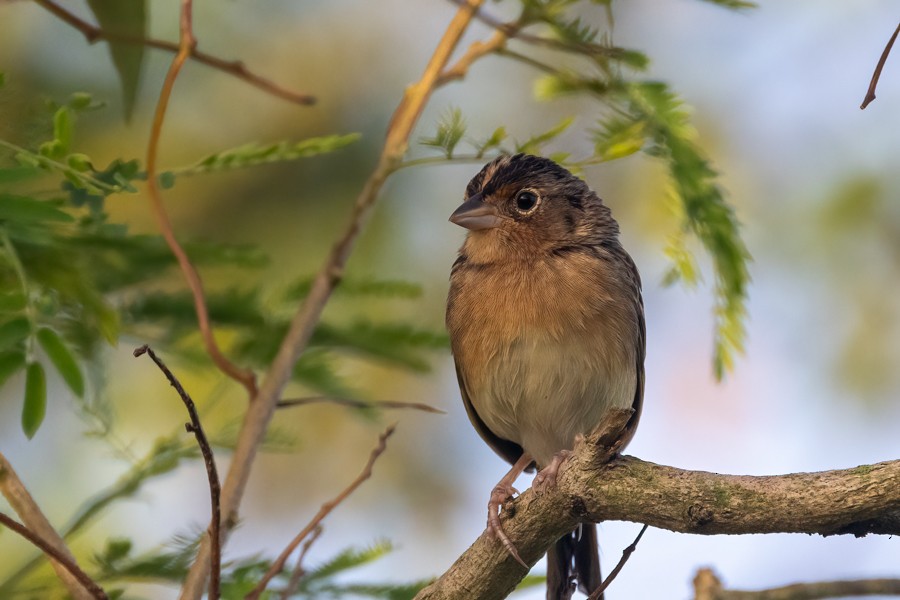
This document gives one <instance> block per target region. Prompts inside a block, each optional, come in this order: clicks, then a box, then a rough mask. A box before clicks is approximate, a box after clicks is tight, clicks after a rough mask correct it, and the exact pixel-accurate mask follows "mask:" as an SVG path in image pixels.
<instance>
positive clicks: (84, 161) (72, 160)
mask: <svg viewBox="0 0 900 600" xmlns="http://www.w3.org/2000/svg"><path fill="white" fill-rule="evenodd" d="M66 164H68V165H69V166H70V167H72V168H73V169H75V170H76V171H78V172H80V173H87V172H88V171H91V170H93V168H94V166H93V165H92V164H91V157H89V156H88V155H87V154H77V153H76V154H70V155H69V156H67V157H66Z"/></svg>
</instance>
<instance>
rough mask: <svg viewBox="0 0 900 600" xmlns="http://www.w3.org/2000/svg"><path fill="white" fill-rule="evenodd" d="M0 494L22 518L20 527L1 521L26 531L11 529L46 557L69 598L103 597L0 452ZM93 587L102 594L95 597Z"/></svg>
mask: <svg viewBox="0 0 900 600" xmlns="http://www.w3.org/2000/svg"><path fill="white" fill-rule="evenodd" d="M0 493H2V494H3V497H4V498H6V500H7V501H8V502H9V505H10V506H11V507H12V509H13V510H14V511H16V514H17V515H19V518H20V519H22V522H23V523H24V526H23V525H20V524H19V523H16V522H15V521H12V519H9V517H6V518H7V519H8V520H9V521H12V523H15V525H12V524H10V523H9V522H7V521H6V520H4V524H5V525H7V526H8V527H10V528H11V529H15V526H16V525H18V526H19V527H22V528H24V529H25V530H26V531H27V535H26V533H23V532H22V531H20V530H19V529H15V530H16V531H17V532H18V533H19V534H20V535H23V536H25V537H26V538H27V539H28V540H29V541H31V543H33V544H34V545H35V546H37V547H38V548H39V549H41V550H42V551H43V552H44V553H45V554H47V555H48V556H50V559H51V560H50V564H51V566H52V567H53V570H54V571H55V572H56V575H57V576H58V577H59V578H60V580H62V582H63V584H64V585H65V586H66V589H67V590H68V591H69V593H70V594H71V595H72V597H73V598H75V599H76V600H86V599H88V598H101V597H102V598H105V597H106V594H105V592H103V590H102V589H101V588H100V586H98V585H97V584H96V583H94V581H93V580H91V578H90V577H88V576H87V575H85V574H84V572H83V571H82V570H81V569H80V568H79V567H78V564H77V563H76V562H75V557H74V556H73V555H72V552H71V551H70V550H69V548H68V546H66V543H65V542H64V541H63V539H62V538H61V537H60V536H59V534H58V533H57V532H56V529H54V528H53V526H52V525H51V524H50V521H48V520H47V517H46V516H44V513H43V512H42V511H41V509H40V507H38V505H37V502H35V501H34V498H32V497H31V494H30V493H29V492H28V489H27V488H26V487H25V484H23V483H22V480H21V479H19V476H18V475H17V474H16V471H15V470H14V469H13V468H12V465H11V464H10V463H9V461H7V460H6V457H5V456H3V454H2V453H0ZM29 536H33V537H29ZM33 538H34V539H33ZM35 539H36V540H39V542H40V543H38V541H35ZM79 573H80V574H81V575H84V577H80V576H79ZM97 590H99V592H100V594H103V595H102V596H99V595H98V594H97Z"/></svg>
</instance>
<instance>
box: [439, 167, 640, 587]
mask: <svg viewBox="0 0 900 600" xmlns="http://www.w3.org/2000/svg"><path fill="white" fill-rule="evenodd" d="M450 221H452V222H453V223H455V224H457V225H460V226H462V227H465V228H466V229H468V230H469V233H468V235H467V236H466V240H465V243H464V244H463V245H462V248H461V249H460V251H459V257H458V258H457V259H456V262H455V263H454V264H453V268H452V270H451V274H450V293H449V298H448V301H447V328H448V331H449V333H450V341H451V346H452V349H453V356H454V360H455V361H456V372H457V375H458V378H459V387H460V391H461V393H462V399H463V404H464V405H465V408H466V412H467V413H468V416H469V419H470V420H471V421H472V424H473V425H474V426H475V429H476V430H477V431H478V433H479V435H481V437H482V439H484V441H485V442H487V444H488V445H489V446H490V447H491V448H492V449H493V450H494V451H495V452H496V453H497V454H499V455H500V456H501V457H503V458H504V459H506V460H507V461H508V462H510V463H512V464H513V467H512V469H511V470H510V472H509V473H508V474H507V475H506V476H505V477H504V478H503V479H502V480H501V481H500V482H499V483H498V484H497V486H496V487H495V488H494V490H493V492H492V493H491V499H490V502H489V503H488V529H489V530H491V531H492V532H493V533H494V534H495V535H497V537H499V538H500V540H501V541H503V543H504V545H506V547H507V548H508V549H509V551H510V552H511V553H512V554H513V556H514V557H515V558H516V559H517V560H518V561H519V562H520V563H522V564H523V565H524V562H522V560H521V558H519V556H518V553H517V552H516V550H515V547H514V546H513V544H512V543H511V542H510V540H509V538H507V537H506V535H505V533H503V529H502V527H501V525H500V518H499V515H498V512H499V509H500V506H501V505H502V503H503V502H505V501H506V500H507V499H509V498H511V497H512V494H513V493H514V492H515V489H514V488H513V483H514V482H515V480H516V478H517V477H518V476H519V475H520V474H521V473H522V472H523V471H525V470H531V469H532V468H534V467H535V466H536V467H537V468H538V469H539V470H540V471H539V473H538V475H537V476H536V477H535V482H534V486H533V487H535V491H540V490H541V489H545V488H546V487H547V486H551V485H555V482H556V474H557V471H558V469H559V468H560V465H561V464H562V463H563V462H564V461H565V459H566V458H567V456H568V455H569V454H570V453H571V450H572V448H573V447H574V444H575V440H576V437H577V436H579V435H585V434H588V433H590V432H591V431H592V430H593V429H594V428H595V427H596V426H597V425H598V424H599V422H600V420H601V419H602V418H603V417H604V415H605V414H606V412H607V411H609V410H611V409H628V408H629V407H630V408H633V409H634V413H633V415H632V417H631V420H630V421H629V423H628V426H627V429H626V432H625V433H624V434H623V435H624V436H625V437H626V439H625V440H624V441H625V443H627V441H628V440H630V439H631V437H632V436H633V435H634V430H635V428H636V427H637V422H638V418H639V416H640V412H641V403H642V399H643V390H644V354H645V328H644V309H643V301H642V299H641V281H640V276H639V275H638V271H637V268H636V267H635V265H634V262H633V261H632V259H631V257H630V256H629V255H628V253H627V252H626V251H625V250H624V249H623V248H622V246H621V244H620V243H619V226H618V224H617V223H616V221H615V219H613V217H612V214H611V212H610V210H609V207H607V206H606V205H605V204H603V202H602V201H601V200H600V198H599V197H598V196H597V195H596V194H595V193H594V192H593V191H592V190H591V189H590V188H589V187H588V186H587V184H586V183H585V182H584V181H582V180H581V179H579V178H577V177H575V176H574V175H572V174H571V173H570V172H569V171H567V170H566V169H564V168H563V167H561V166H559V165H558V164H556V163H555V162H553V161H551V160H548V159H546V158H541V157H537V156H530V155H525V154H517V155H515V156H501V157H499V158H497V159H495V160H493V161H492V162H490V163H488V164H487V165H486V166H485V167H484V168H483V169H482V170H481V172H480V173H478V175H476V176H475V177H474V179H472V181H470V182H469V185H468V187H467V188H466V195H465V202H463V204H462V205H461V206H460V207H459V208H457V209H456V211H455V212H454V213H453V215H452V216H451V217H450ZM623 446H624V444H623ZM547 563H548V566H547V598H548V599H550V600H557V599H561V598H570V597H571V596H572V593H573V592H574V589H575V587H576V585H577V587H578V588H579V589H581V590H582V591H583V592H585V593H588V594H589V593H591V592H592V591H593V590H595V589H596V588H597V587H598V586H599V585H600V583H601V576H600V564H599V558H598V550H597V532H596V526H595V525H594V524H584V525H582V526H581V527H580V528H579V530H576V531H575V532H573V533H571V534H569V535H567V536H564V537H563V538H561V539H560V540H559V541H558V542H556V544H555V545H554V546H553V547H551V549H550V550H549V552H548V554H547ZM526 568H527V566H526Z"/></svg>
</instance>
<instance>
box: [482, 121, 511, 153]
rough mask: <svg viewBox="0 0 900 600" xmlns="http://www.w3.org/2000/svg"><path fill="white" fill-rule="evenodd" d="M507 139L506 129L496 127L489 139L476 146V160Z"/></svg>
mask: <svg viewBox="0 0 900 600" xmlns="http://www.w3.org/2000/svg"><path fill="white" fill-rule="evenodd" d="M506 138H507V133H506V127H498V128H497V129H495V130H494V133H492V134H491V137H489V138H488V139H486V140H485V141H484V143H482V144H480V145H479V146H478V154H477V155H478V158H481V157H482V156H484V153H485V152H487V151H488V150H493V149H494V148H499V147H500V144H502V143H503V140H505V139H506Z"/></svg>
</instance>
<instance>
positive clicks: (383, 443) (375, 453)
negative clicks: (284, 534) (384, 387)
mask: <svg viewBox="0 0 900 600" xmlns="http://www.w3.org/2000/svg"><path fill="white" fill-rule="evenodd" d="M396 428H397V425H396V424H394V425H390V426H388V428H387V429H385V430H384V433H382V434H381V435H379V436H378V445H377V446H375V448H374V449H373V450H372V452H371V454H369V460H368V461H366V466H365V467H363V470H362V472H361V473H360V474H359V475H357V476H356V479H354V480H353V481H351V482H350V485H348V486H347V487H345V488H344V489H343V490H341V493H340V494H338V495H337V496H335V497H334V498H332V499H331V500H329V501H328V502H326V503H325V504H323V505H322V506H321V508H319V512H317V513H316V515H315V516H314V517H313V518H312V519H311V520H310V522H309V523H307V524H306V527H304V528H303V529H302V530H300V533H298V534H297V535H296V536H294V539H293V540H291V543H289V544H288V545H287V547H285V549H284V550H283V551H282V552H281V554H279V555H278V558H277V559H275V561H274V562H273V563H272V566H271V567H269V570H268V571H266V574H265V575H263V577H262V579H260V580H259V583H258V584H257V585H256V587H255V588H253V590H251V591H250V593H249V594H247V595H246V596H245V597H244V600H258V598H259V597H260V596H261V595H262V593H263V592H265V591H266V586H267V585H269V582H270V581H272V578H274V577H275V576H276V575H278V574H279V573H280V572H281V571H282V570H283V569H284V565H285V563H286V562H287V559H288V558H289V557H290V556H291V553H293V552H294V550H296V549H297V546H299V545H300V543H301V542H303V540H305V539H306V537H307V536H309V535H310V534H312V533H314V532H315V531H316V529H318V528H320V527H321V524H322V521H323V520H324V519H325V517H327V516H328V515H330V514H331V511H333V510H334V509H335V508H337V506H338V505H339V504H340V503H341V502H343V501H344V500H346V499H347V498H348V497H349V496H350V494H352V493H353V492H355V491H356V488H358V487H359V486H361V485H362V484H363V482H365V481H366V480H367V479H368V478H370V477H371V476H372V467H374V466H375V461H376V460H378V457H379V456H381V455H382V454H383V453H384V451H385V450H386V449H387V440H388V438H389V437H391V436H392V435H393V434H394V430H395V429H396ZM311 539H314V538H311ZM300 561H302V556H301V557H300V558H299V559H298V564H299V562H300Z"/></svg>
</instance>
